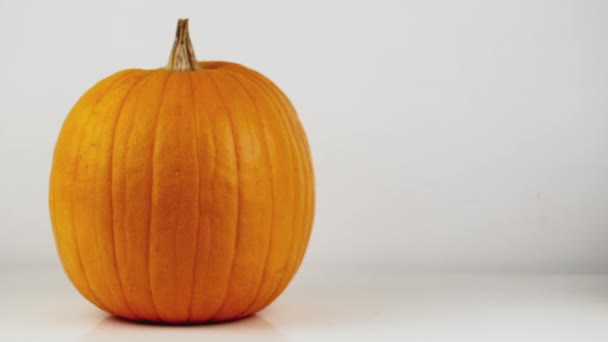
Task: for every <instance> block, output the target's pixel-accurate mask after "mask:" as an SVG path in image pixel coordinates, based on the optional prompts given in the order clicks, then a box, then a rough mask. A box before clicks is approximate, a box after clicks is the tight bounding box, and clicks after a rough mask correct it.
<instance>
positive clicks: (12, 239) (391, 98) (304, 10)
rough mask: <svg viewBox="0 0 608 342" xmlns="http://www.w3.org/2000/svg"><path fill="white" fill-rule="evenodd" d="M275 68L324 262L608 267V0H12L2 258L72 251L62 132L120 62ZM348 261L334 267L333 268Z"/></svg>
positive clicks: (5, 48)
mask: <svg viewBox="0 0 608 342" xmlns="http://www.w3.org/2000/svg"><path fill="white" fill-rule="evenodd" d="M180 17H188V18H190V26H191V36H192V38H193V41H194V45H195V49H196V52H197V57H198V58H199V59H201V60H213V59H220V60H229V61H235V62H239V63H242V64H245V65H247V66H249V67H251V68H254V69H257V70H259V71H261V72H262V73H264V74H266V75H267V76H268V77H270V78H271V79H273V80H274V81H275V82H276V83H278V84H279V86H281V87H282V88H283V89H284V90H285V92H286V93H287V94H288V96H289V97H290V98H291V100H292V102H294V104H295V106H296V108H297V109H298V111H299V113H300V117H301V120H302V122H303V125H304V126H305V129H306V131H307V133H308V136H309V140H310V143H311V147H312V152H313V157H314V162H315V167H316V176H317V198H318V201H317V215H316V221H315V228H314V233H313V235H312V240H311V243H310V247H309V253H308V255H307V257H306V259H305V265H308V266H307V267H313V266H314V267H317V266H319V267H323V266H326V265H333V266H336V265H345V264H348V265H355V266H358V265H374V266H375V265H389V266H390V267H394V266H398V267H403V270H404V271H408V270H450V271H501V270H505V271H590V270H607V269H608V248H606V244H607V243H608V62H607V61H608V20H606V18H608V3H607V2H605V1H600V0H598V1H574V0H572V1H473V0H466V1H447V0H446V1H297V2H296V1H239V2H231V1H190V2H180V1H177V2H173V1H171V2H167V1H165V2H162V3H160V2H154V1H98V2H89V1H53V2H42V1H40V2H32V1H13V2H7V1H5V0H0V49H1V54H0V70H1V77H0V94H2V96H1V101H0V219H1V224H2V228H1V230H0V263H1V264H4V265H11V264H27V265H31V264H45V265H54V266H56V265H57V264H58V258H57V257H56V254H55V249H54V245H53V238H52V234H51V227H50V224H49V215H48V209H47V187H48V179H49V170H50V163H51V156H52V151H53V146H54V143H55V139H56V137H57V135H58V132H59V129H60V127H61V124H62V122H63V119H64V118H65V116H66V115H67V113H68V111H69V110H70V108H71V106H72V105H73V104H74V103H75V102H76V100H77V99H78V97H79V96H80V95H81V94H82V93H84V92H85V91H86V90H87V89H88V88H89V87H90V86H92V85H93V84H94V83H95V82H97V81H98V80H100V79H101V78H103V77H105V76H107V75H109V74H111V73H114V72H116V71H118V70H121V69H126V68H131V67H141V68H156V67H160V66H163V65H164V64H165V63H166V60H167V58H168V54H169V50H170V47H171V45H172V40H173V37H174V29H175V24H176V19H177V18H180ZM333 266H330V267H333Z"/></svg>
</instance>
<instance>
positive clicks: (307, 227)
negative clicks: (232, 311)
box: [254, 72, 314, 300]
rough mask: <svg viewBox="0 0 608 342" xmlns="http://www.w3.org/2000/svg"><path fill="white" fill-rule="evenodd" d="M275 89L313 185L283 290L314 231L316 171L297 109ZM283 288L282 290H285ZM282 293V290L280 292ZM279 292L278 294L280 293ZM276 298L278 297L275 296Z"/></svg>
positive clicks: (292, 275) (308, 188) (299, 263)
mask: <svg viewBox="0 0 608 342" xmlns="http://www.w3.org/2000/svg"><path fill="white" fill-rule="evenodd" d="M254 73H255V72H254ZM257 77H258V78H261V77H260V75H259V74H257ZM262 81H263V82H266V83H269V84H272V81H270V80H268V79H262ZM272 89H273V91H274V92H275V93H276V94H277V96H278V97H279V98H281V99H282V100H283V101H282V103H283V105H284V109H285V111H286V113H290V115H288V117H289V120H290V121H291V124H292V127H294V129H295V130H296V132H297V133H298V134H299V137H300V148H301V149H304V153H303V154H304V156H305V157H306V162H305V163H304V164H305V165H304V166H305V168H306V171H307V173H308V180H310V183H311V186H309V187H307V194H306V198H307V200H306V201H305V204H306V206H308V205H309V203H310V205H311V207H310V208H308V207H305V208H307V209H306V210H305V213H309V215H308V216H309V217H307V218H306V221H305V222H304V223H303V226H304V238H302V237H300V239H299V241H300V243H299V247H298V249H297V255H298V257H297V259H296V263H295V267H294V268H293V271H292V272H291V275H290V277H289V278H288V279H287V281H286V282H285V284H284V285H283V290H284V289H285V288H286V287H287V285H288V284H289V283H290V282H291V280H292V279H293V277H295V274H296V273H297V271H298V269H299V267H300V265H301V263H302V260H303V258H304V254H305V253H304V252H305V251H306V248H307V247H308V241H309V240H310V235H311V233H312V220H313V217H314V192H313V188H314V173H313V170H312V159H311V153H310V147H309V146H308V141H307V139H306V134H305V132H304V128H303V126H302V123H301V122H300V120H299V118H298V115H297V113H296V111H295V109H294V108H293V105H292V104H291V102H290V101H289V100H288V99H287V96H286V95H285V94H284V93H283V91H281V89H280V88H279V87H276V86H275V87H273V88H272ZM283 290H281V292H282V291H283ZM279 294H280V292H279ZM279 294H277V296H278V295H279ZM275 298H276V297H275ZM273 300H274V299H273Z"/></svg>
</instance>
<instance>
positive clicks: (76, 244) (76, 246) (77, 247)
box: [70, 70, 135, 311]
mask: <svg viewBox="0 0 608 342" xmlns="http://www.w3.org/2000/svg"><path fill="white" fill-rule="evenodd" d="M134 72H135V70H128V71H125V73H124V74H122V75H120V77H119V78H117V79H116V80H114V81H112V83H111V84H110V85H109V86H108V88H107V89H106V90H105V91H104V93H103V94H101V95H99V97H98V98H97V101H96V102H95V104H94V105H93V106H91V110H94V109H95V108H96V107H97V106H98V105H99V103H100V102H101V100H102V99H103V98H104V97H106V96H107V95H108V94H109V93H110V91H111V90H112V88H114V86H115V85H117V84H119V83H120V82H122V81H124V80H126V79H127V78H128V76H132V74H133V73H134ZM90 122H91V116H90V115H89V116H87V121H86V122H85V123H84V125H83V127H88V126H89V124H90ZM85 131H86V130H85V129H82V128H81V129H80V132H81V134H80V138H78V139H77V140H76V141H77V147H76V153H75V158H74V166H73V169H74V170H76V168H78V163H79V162H80V157H79V156H80V153H81V146H82V140H83V138H84V132H85ZM72 177H73V175H72ZM70 207H71V208H73V207H74V186H73V185H72V186H70ZM70 212H71V214H70V226H71V227H72V234H71V235H72V237H73V239H74V249H75V252H76V253H75V254H76V259H78V263H79V265H80V267H81V269H82V277H83V279H84V281H85V284H86V286H87V287H88V288H89V289H90V292H91V296H93V298H94V300H96V301H97V303H96V304H98V306H100V307H101V308H102V309H104V310H106V311H110V306H109V305H107V304H106V303H104V302H103V301H102V300H101V297H100V296H99V295H97V294H96V293H95V290H94V289H93V286H92V285H91V281H90V280H89V275H87V271H86V268H85V266H84V262H83V261H82V255H81V252H80V244H79V242H78V235H77V233H76V232H77V229H76V228H75V227H76V225H75V221H76V220H75V217H74V210H73V209H71V210H70Z"/></svg>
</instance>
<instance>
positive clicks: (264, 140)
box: [226, 70, 275, 316]
mask: <svg viewBox="0 0 608 342" xmlns="http://www.w3.org/2000/svg"><path fill="white" fill-rule="evenodd" d="M226 71H227V72H226V74H227V75H229V76H230V77H231V78H232V79H234V80H235V81H236V83H237V84H238V85H239V86H240V87H241V88H242V89H243V91H244V92H245V93H246V94H247V96H248V97H249V99H250V100H251V102H252V103H253V106H254V108H255V111H256V116H257V118H258V121H259V122H260V126H261V127H262V129H261V131H262V145H263V146H264V147H263V149H264V154H265V155H266V161H267V162H268V167H269V169H270V174H269V175H268V177H269V178H270V187H271V189H270V220H269V221H270V227H269V228H268V248H267V249H266V257H265V258H264V262H263V267H262V274H261V275H260V280H259V284H258V285H257V290H256V292H255V294H254V296H253V298H252V299H251V301H250V303H249V304H247V305H246V306H245V310H243V311H242V312H240V313H239V315H238V316H240V315H242V314H244V313H245V312H246V311H247V310H248V309H249V307H250V306H251V304H252V303H254V302H255V301H256V300H257V297H258V295H259V292H260V291H261V289H262V284H263V283H264V275H265V274H266V267H267V265H268V258H269V257H270V250H271V248H272V229H273V223H274V219H273V202H274V188H275V186H274V182H273V178H272V175H273V172H274V171H273V167H272V161H271V158H270V151H269V149H268V142H267V139H268V138H267V135H268V132H267V131H266V128H265V127H264V124H263V119H262V114H261V112H260V109H259V107H258V104H257V102H256V101H255V98H254V97H253V96H252V95H251V93H250V92H249V90H248V89H247V87H245V85H244V84H243V82H242V81H241V80H239V79H238V78H237V77H236V76H234V74H236V73H233V72H230V71H229V70H226ZM237 75H238V74H237Z"/></svg>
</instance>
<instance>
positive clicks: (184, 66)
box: [167, 19, 201, 71]
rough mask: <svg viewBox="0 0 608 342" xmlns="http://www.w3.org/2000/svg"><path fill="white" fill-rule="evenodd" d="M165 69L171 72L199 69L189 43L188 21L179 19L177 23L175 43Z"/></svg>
mask: <svg viewBox="0 0 608 342" xmlns="http://www.w3.org/2000/svg"><path fill="white" fill-rule="evenodd" d="M167 69H168V70H172V71H194V70H199V69H201V66H200V65H199V64H198V62H197V61H196V57H195V56H194V48H193V47H192V42H191V41H190V33H189V32H188V19H179V20H178V21H177V31H176V32H175V42H174V43H173V49H172V50H171V55H170V56H169V63H168V64H167Z"/></svg>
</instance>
